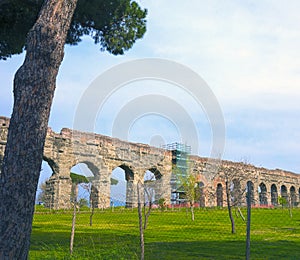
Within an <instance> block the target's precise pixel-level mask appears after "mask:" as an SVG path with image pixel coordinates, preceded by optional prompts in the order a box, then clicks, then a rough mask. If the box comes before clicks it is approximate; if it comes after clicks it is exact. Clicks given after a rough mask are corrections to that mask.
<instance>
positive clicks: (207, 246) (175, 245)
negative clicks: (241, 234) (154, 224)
mask: <svg viewBox="0 0 300 260" xmlns="http://www.w3.org/2000/svg"><path fill="white" fill-rule="evenodd" d="M145 248H146V257H145V259H177V260H178V259H245V242H244V241H222V242H220V241H209V242H203V241H195V242H164V243H159V242H154V243H149V244H147V245H146V247H145ZM299 256H300V243H295V242H291V241H276V242H252V243H251V259H299Z"/></svg>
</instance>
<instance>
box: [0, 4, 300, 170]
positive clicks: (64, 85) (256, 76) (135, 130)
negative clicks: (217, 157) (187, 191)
mask: <svg viewBox="0 0 300 260" xmlns="http://www.w3.org/2000/svg"><path fill="white" fill-rule="evenodd" d="M138 2H139V3H140V4H141V5H142V6H144V7H146V8H147V9H148V12H149V15H148V26H147V33H146V35H145V37H144V38H143V39H142V40H139V41H138V42H137V43H136V44H135V45H134V47H133V48H132V49H131V50H130V51H128V52H127V53H126V54H125V55H124V56H118V57H115V56H112V55H110V54H108V53H103V52H100V51H99V49H100V47H99V46H97V45H94V44H93V43H92V41H91V40H90V39H84V41H83V42H82V43H81V44H79V45H78V46H77V47H69V46H67V47H66V50H65V58H64V61H63V64H62V66H61V69H60V73H59V76H58V79H57V90H56V93H55V97H54V102H53V106H52V110H51V116H50V121H49V126H51V127H52V129H53V130H55V131H57V132H59V131H60V129H61V128H63V127H69V128H72V126H73V119H74V113H75V111H76V107H77V105H78V102H79V101H80V98H81V97H82V94H83V93H84V91H85V90H86V89H87V88H88V86H89V85H90V84H91V82H92V81H93V80H94V79H95V78H96V77H97V76H99V75H100V74H101V73H103V72H104V71H106V70H107V69H109V68H111V67H114V66H115V65H117V64H120V63H122V62H125V61H130V60H133V59H140V58H162V59H168V60H172V61H175V62H178V63H181V64H183V65H185V66H187V67H189V68H190V69H191V70H193V71H195V72H196V73H198V74H199V75H200V76H201V77H202V78H203V79H204V80H205V81H206V83H207V84H208V85H209V87H210V88H211V90H212V91H213V93H214V94H215V96H216V97H217V100H218V102H219V104H220V107H221V109H222V111H223V115H224V120H225V126H226V139H225V151H224V155H223V158H224V159H228V160H233V161H243V160H247V161H248V162H249V163H252V164H254V165H257V166H263V167H266V168H281V169H286V170H290V171H294V172H297V173H300V159H299V153H300V147H299V145H298V144H299V141H300V123H299V116H300V102H299V101H300V47H299V46H300V16H299V12H300V2H299V1H297V0H289V1H283V0H261V1H247V0H246V1H242V0H240V1H239V0H226V1H224V0H223V1H222V0H210V1H208V0H207V1H202V0H201V1H199V0H191V1H185V2H183V1H179V0H172V1H167V0H166V1H155V0H150V1H141V0H140V1H138ZM23 59H24V55H19V56H15V57H13V58H12V59H10V60H8V61H0V77H1V95H0V114H1V115H4V116H10V114H11V110H12V100H13V98H12V79H13V76H14V73H15V71H16V69H17V68H18V67H19V66H20V65H21V63H22V61H23ZM134 84H136V85H138V88H136V87H135V86H134ZM134 84H128V85H126V86H123V87H122V88H121V89H120V91H119V92H116V93H114V94H113V95H112V96H110V97H109V99H107V101H106V103H105V104H104V106H103V107H102V109H101V111H99V116H98V119H97V122H95V131H96V132H98V133H101V134H105V135H110V136H111V135H112V125H113V122H114V119H115V118H116V116H117V114H118V113H119V112H120V111H121V110H122V109H123V107H124V106H125V105H126V104H128V103H129V102H130V101H132V100H134V99H136V98H137V97H140V96H143V95H149V94H156V95H161V96H165V97H169V98H171V99H173V100H175V101H176V102H178V103H180V105H181V106H182V107H184V108H185V109H186V111H187V113H188V114H189V116H190V117H191V118H192V120H193V122H194V124H195V126H196V127H197V131H198V133H197V134H198V135H197V139H198V142H199V147H200V148H199V151H198V153H199V155H201V156H209V155H210V150H211V145H212V144H211V142H212V133H211V125H210V122H209V120H208V119H207V116H206V114H205V112H204V111H203V109H202V108H201V107H199V105H198V106H197V104H196V103H195V102H194V101H193V100H191V97H189V96H188V95H186V93H182V90H181V89H178V88H176V87H174V86H170V85H168V84H166V83H164V84H162V83H161V82H155V81H151V80H148V81H145V82H137V83H134ZM136 89H138V91H136ZM162 106H163V104H162ZM136 109H138V108H136ZM176 116H177V115H176V113H174V117H173V116H172V117H173V118H165V117H163V116H160V115H153V114H152V115H141V116H140V117H139V118H137V119H136V120H135V122H134V124H133V125H132V126H131V127H130V129H128V139H129V140H130V141H136V142H144V143H151V144H159V143H162V142H163V143H169V142H173V141H183V142H185V140H180V138H181V137H180V128H178V127H177V128H176V125H175V126H174V124H173V123H172V122H173V121H176V120H177V121H178V120H180V119H178V118H176ZM182 122H183V123H184V122H185V121H184V120H182ZM178 139H179V140H178ZM189 145H193V144H189Z"/></svg>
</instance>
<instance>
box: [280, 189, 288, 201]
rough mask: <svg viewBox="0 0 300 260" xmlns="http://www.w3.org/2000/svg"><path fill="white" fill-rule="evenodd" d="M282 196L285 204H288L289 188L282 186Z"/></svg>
mask: <svg viewBox="0 0 300 260" xmlns="http://www.w3.org/2000/svg"><path fill="white" fill-rule="evenodd" d="M280 194H281V197H282V198H283V199H284V200H285V201H284V204H286V203H288V201H289V197H288V192H287V188H286V186H285V185H281V188H280Z"/></svg>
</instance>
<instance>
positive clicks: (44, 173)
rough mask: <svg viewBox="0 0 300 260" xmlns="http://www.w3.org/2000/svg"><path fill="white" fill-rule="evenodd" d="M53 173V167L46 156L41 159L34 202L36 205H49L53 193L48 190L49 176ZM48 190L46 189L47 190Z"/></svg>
mask: <svg viewBox="0 0 300 260" xmlns="http://www.w3.org/2000/svg"><path fill="white" fill-rule="evenodd" d="M53 174H54V171H53V169H52V168H51V166H50V164H49V163H48V160H47V158H44V159H43V162H42V167H41V172H40V177H39V181H38V186H37V190H36V196H35V202H36V204H38V205H44V206H45V207H50V204H51V205H52V203H51V202H52V201H53V199H54V198H53V196H52V195H53V194H52V193H51V192H49V188H50V187H49V183H48V184H47V182H48V181H49V179H50V177H51V176H52V175H53ZM47 190H48V191H47Z"/></svg>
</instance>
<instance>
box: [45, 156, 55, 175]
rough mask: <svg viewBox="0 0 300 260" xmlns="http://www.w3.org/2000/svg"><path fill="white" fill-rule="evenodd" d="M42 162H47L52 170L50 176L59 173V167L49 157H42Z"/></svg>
mask: <svg viewBox="0 0 300 260" xmlns="http://www.w3.org/2000/svg"><path fill="white" fill-rule="evenodd" d="M43 161H45V162H47V163H48V165H49V166H50V168H51V170H52V175H54V174H57V173H58V172H59V166H58V165H57V163H56V162H55V161H54V160H52V159H51V158H49V157H46V156H43Z"/></svg>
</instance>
